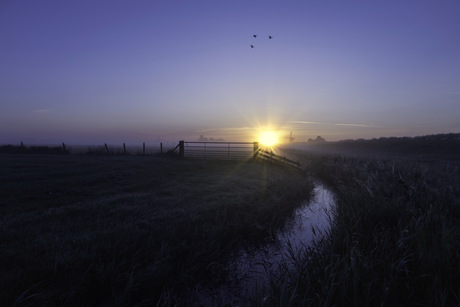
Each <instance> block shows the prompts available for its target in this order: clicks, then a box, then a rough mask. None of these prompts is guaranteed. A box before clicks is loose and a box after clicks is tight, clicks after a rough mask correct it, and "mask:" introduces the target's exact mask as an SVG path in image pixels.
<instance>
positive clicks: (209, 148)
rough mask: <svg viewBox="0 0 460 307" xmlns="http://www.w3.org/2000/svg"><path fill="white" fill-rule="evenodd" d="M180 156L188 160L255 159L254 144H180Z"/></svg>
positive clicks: (183, 142)
mask: <svg viewBox="0 0 460 307" xmlns="http://www.w3.org/2000/svg"><path fill="white" fill-rule="evenodd" d="M178 146H179V154H180V155H181V156H183V157H187V158H198V159H221V160H243V159H250V158H253V157H254V146H256V145H255V143H254V142H186V141H180V142H179V145H178Z"/></svg>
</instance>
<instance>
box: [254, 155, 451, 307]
mask: <svg viewBox="0 0 460 307" xmlns="http://www.w3.org/2000/svg"><path fill="white" fill-rule="evenodd" d="M299 157H300V158H303V165H307V168H308V169H309V170H310V171H311V172H312V173H313V174H314V175H315V176H316V177H317V178H320V179H321V180H323V181H324V182H325V183H327V184H328V185H329V186H330V187H332V188H333V190H334V191H335V192H336V196H337V199H336V202H337V208H336V212H335V213H334V216H333V225H332V228H331V230H330V231H328V232H327V233H325V234H324V236H323V237H322V239H318V240H316V242H315V243H314V244H313V245H312V246H309V247H306V248H305V250H304V251H303V252H302V253H298V254H293V253H292V254H290V255H289V256H288V260H287V261H286V263H285V264H283V265H282V266H281V269H280V271H278V272H273V273H272V276H271V281H272V283H271V284H270V286H269V287H268V288H267V289H265V290H264V291H265V292H264V294H260V293H258V294H255V295H254V300H253V303H254V305H265V306H298V305H312V306H334V305H336V306H459V305H460V163H459V161H458V160H452V161H446V160H427V159H425V160H424V161H416V160H413V161H410V160H407V159H404V157H402V158H401V160H383V159H362V158H361V159H357V158H347V157H342V156H340V155H324V154H307V153H302V154H299ZM289 262H291V263H293V264H294V265H290V266H288V265H287V264H288V263H289ZM262 298H263V299H262Z"/></svg>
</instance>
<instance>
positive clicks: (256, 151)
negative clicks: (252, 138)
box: [253, 142, 259, 159]
mask: <svg viewBox="0 0 460 307" xmlns="http://www.w3.org/2000/svg"><path fill="white" fill-rule="evenodd" d="M258 154H259V142H254V152H253V158H254V159H256V158H257V155H258Z"/></svg>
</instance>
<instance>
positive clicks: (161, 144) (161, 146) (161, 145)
mask: <svg viewBox="0 0 460 307" xmlns="http://www.w3.org/2000/svg"><path fill="white" fill-rule="evenodd" d="M160 153H163V143H160Z"/></svg>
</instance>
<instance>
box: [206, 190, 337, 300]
mask: <svg viewBox="0 0 460 307" xmlns="http://www.w3.org/2000/svg"><path fill="white" fill-rule="evenodd" d="M313 193H314V194H313V198H312V199H311V200H309V201H305V202H304V203H303V204H302V205H301V206H299V208H297V210H296V211H295V213H294V215H293V217H292V218H291V219H290V220H289V221H287V224H286V225H285V227H284V229H283V230H282V231H281V232H279V233H277V234H274V238H273V240H272V241H270V242H268V243H267V244H266V245H264V246H262V247H257V248H252V249H245V250H242V251H240V252H239V254H238V255H236V256H235V257H234V259H235V260H234V261H232V262H231V263H230V264H229V265H228V267H227V271H228V272H231V275H232V276H233V278H232V279H233V280H234V283H233V284H232V285H225V286H221V287H220V288H219V289H213V290H212V291H205V293H200V295H199V296H200V305H202V306H208V305H210V306H214V305H216V304H217V305H227V304H235V303H236V304H238V305H244V303H243V304H241V303H242V302H243V301H246V300H247V299H249V297H250V296H251V295H252V294H253V291H254V289H263V288H264V287H266V286H267V283H268V282H269V276H270V272H274V271H276V270H277V269H278V267H279V266H280V264H281V263H289V253H294V254H297V253H300V252H302V251H303V250H305V247H306V246H308V245H309V244H311V242H312V240H313V239H314V238H315V236H319V235H321V233H324V231H326V230H327V229H328V228H329V226H330V222H331V218H332V215H331V214H330V213H331V210H333V208H334V206H335V202H334V195H333V193H332V192H331V191H330V190H329V189H327V188H326V187H325V186H324V185H322V184H320V183H316V184H315V189H314V192H313Z"/></svg>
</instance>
